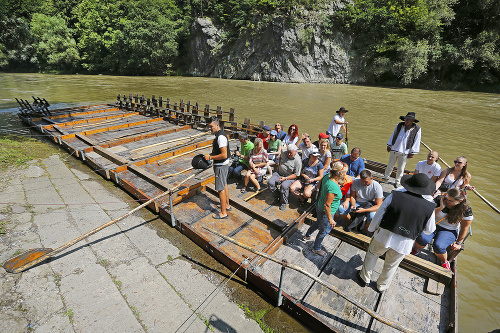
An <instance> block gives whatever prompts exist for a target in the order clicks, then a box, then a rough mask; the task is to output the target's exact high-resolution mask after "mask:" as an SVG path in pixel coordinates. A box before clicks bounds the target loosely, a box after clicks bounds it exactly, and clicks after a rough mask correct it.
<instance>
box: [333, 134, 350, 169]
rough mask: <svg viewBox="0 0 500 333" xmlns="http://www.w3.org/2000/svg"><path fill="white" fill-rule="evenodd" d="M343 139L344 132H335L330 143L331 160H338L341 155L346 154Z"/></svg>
mask: <svg viewBox="0 0 500 333" xmlns="http://www.w3.org/2000/svg"><path fill="white" fill-rule="evenodd" d="M342 140H344V134H342V133H337V136H336V137H335V141H334V142H333V145H330V151H331V152H332V161H333V162H337V161H340V159H341V158H342V156H344V155H346V154H347V145H346V144H345V143H344V142H342Z"/></svg>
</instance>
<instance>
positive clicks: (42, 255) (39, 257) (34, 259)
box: [3, 170, 205, 273]
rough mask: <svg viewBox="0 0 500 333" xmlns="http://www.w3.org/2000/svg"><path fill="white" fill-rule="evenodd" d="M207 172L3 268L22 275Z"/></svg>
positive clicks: (8, 263)
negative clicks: (117, 216) (88, 229)
mask: <svg viewBox="0 0 500 333" xmlns="http://www.w3.org/2000/svg"><path fill="white" fill-rule="evenodd" d="M203 171H205V170H200V171H198V172H196V173H194V174H192V175H191V176H189V177H187V178H186V179H184V180H183V181H181V182H180V183H179V184H177V185H175V186H174V187H173V188H172V189H170V190H169V191H165V192H163V193H162V194H160V195H157V196H156V197H154V198H153V199H150V200H148V201H146V202H145V203H143V204H142V205H140V206H138V207H136V208H134V209H132V210H131V211H130V212H128V213H126V214H124V215H122V216H120V217H119V218H117V219H115V220H113V221H109V222H107V223H105V224H103V225H101V226H100V227H97V228H95V229H93V230H91V231H89V232H87V233H86V234H83V235H81V236H80V237H77V238H75V239H73V240H72V241H70V242H68V243H66V244H64V245H62V246H60V247H58V248H57V249H55V250H53V249H46V248H39V249H31V250H28V251H26V252H24V253H21V254H20V255H18V256H15V257H14V258H11V259H9V260H7V261H6V262H4V264H3V268H4V269H5V270H6V271H7V272H9V273H20V272H22V271H24V270H26V269H28V268H30V267H32V266H34V265H36V264H38V263H40V262H42V261H44V260H46V259H48V258H50V257H53V256H55V255H56V254H58V253H60V252H62V251H64V250H66V249H67V248H68V247H70V246H72V245H74V244H76V243H78V242H79V241H81V240H83V239H85V238H87V237H89V236H92V235H93V234H95V233H97V232H99V231H101V230H102V229H104V228H106V227H109V226H110V225H112V224H115V223H116V222H118V221H121V220H123V219H124V218H126V217H127V216H130V215H132V214H133V213H135V212H136V211H138V210H139V209H141V208H143V207H145V206H147V205H149V204H150V203H152V202H153V201H156V200H158V199H160V198H162V197H164V196H166V195H168V194H169V193H172V191H174V190H176V189H177V188H178V187H179V186H181V185H182V184H184V183H185V182H186V181H188V180H189V179H191V178H193V177H194V176H196V175H198V174H200V173H201V172H203Z"/></svg>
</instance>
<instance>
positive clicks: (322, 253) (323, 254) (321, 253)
mask: <svg viewBox="0 0 500 333" xmlns="http://www.w3.org/2000/svg"><path fill="white" fill-rule="evenodd" d="M312 251H313V253H315V254H317V255H319V256H322V257H324V256H326V252H325V251H323V250H314V249H313V250H312Z"/></svg>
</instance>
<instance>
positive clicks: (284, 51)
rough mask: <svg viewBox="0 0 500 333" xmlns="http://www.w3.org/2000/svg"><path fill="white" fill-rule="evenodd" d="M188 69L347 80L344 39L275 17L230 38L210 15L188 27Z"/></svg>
mask: <svg viewBox="0 0 500 333" xmlns="http://www.w3.org/2000/svg"><path fill="white" fill-rule="evenodd" d="M190 35H191V37H190V41H189V45H188V49H189V57H190V60H189V63H190V68H189V73H190V74H191V75H194V76H210V77H220V78H227V79H248V80H257V81H258V80H263V81H279V82H296V83H303V82H315V83H350V82H353V81H359V80H355V79H354V77H353V74H352V72H353V71H352V68H351V64H350V61H349V56H348V54H349V48H350V44H351V43H350V40H349V38H347V37H345V36H343V35H341V34H338V35H337V36H335V37H331V36H329V37H328V38H327V37H325V36H322V33H321V31H320V29H319V28H318V27H315V26H313V25H308V26H306V25H304V24H296V25H294V26H287V25H286V24H284V23H283V22H282V20H279V19H275V20H273V21H271V22H270V23H269V24H267V25H266V26H265V27H264V28H261V29H259V30H258V31H256V30H252V31H247V32H246V33H243V34H241V35H239V36H237V37H236V38H231V39H229V38H227V37H226V32H225V31H224V30H223V29H222V28H220V27H216V26H215V25H214V24H213V23H212V21H211V20H210V19H207V18H198V19H196V20H195V21H194V23H193V25H192V27H191V34H190Z"/></svg>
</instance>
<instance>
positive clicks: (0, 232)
mask: <svg viewBox="0 0 500 333" xmlns="http://www.w3.org/2000/svg"><path fill="white" fill-rule="evenodd" d="M6 232H7V229H6V228H5V222H0V235H3V234H5V233H6Z"/></svg>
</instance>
